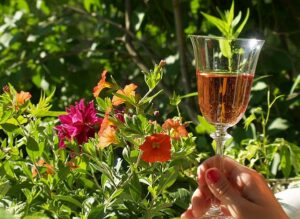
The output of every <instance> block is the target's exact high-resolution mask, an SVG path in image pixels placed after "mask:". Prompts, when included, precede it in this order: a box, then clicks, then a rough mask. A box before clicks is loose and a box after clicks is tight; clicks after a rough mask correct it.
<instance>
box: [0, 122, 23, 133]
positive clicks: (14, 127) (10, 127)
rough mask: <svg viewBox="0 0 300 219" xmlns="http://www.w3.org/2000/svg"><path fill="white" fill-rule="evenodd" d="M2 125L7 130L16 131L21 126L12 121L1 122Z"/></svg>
mask: <svg viewBox="0 0 300 219" xmlns="http://www.w3.org/2000/svg"><path fill="white" fill-rule="evenodd" d="M0 127H1V128H2V129H3V130H4V131H6V132H14V131H15V130H17V129H18V128H19V127H18V126H17V125H14V124H10V123H4V124H1V126H0Z"/></svg>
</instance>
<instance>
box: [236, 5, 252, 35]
mask: <svg viewBox="0 0 300 219" xmlns="http://www.w3.org/2000/svg"><path fill="white" fill-rule="evenodd" d="M249 15H250V10H249V8H247V14H246V17H245V19H244V21H243V22H242V23H241V24H240V26H239V27H238V29H237V30H236V31H235V33H234V37H235V38H237V37H238V36H239V35H240V33H241V32H242V30H243V28H244V26H245V24H246V23H247V21H248V18H249Z"/></svg>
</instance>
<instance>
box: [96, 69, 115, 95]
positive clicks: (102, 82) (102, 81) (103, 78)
mask: <svg viewBox="0 0 300 219" xmlns="http://www.w3.org/2000/svg"><path fill="white" fill-rule="evenodd" d="M106 74H107V70H104V71H103V72H102V74H101V79H100V81H99V82H98V84H97V86H95V87H94V89H93V94H94V97H98V96H99V94H100V92H101V91H102V90H103V89H104V88H109V87H112V85H111V83H109V82H106Z"/></svg>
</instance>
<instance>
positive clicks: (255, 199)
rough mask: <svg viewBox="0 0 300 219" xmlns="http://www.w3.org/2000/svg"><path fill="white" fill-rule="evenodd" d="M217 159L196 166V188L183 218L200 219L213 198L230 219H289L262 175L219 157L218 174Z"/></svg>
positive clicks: (212, 158)
mask: <svg viewBox="0 0 300 219" xmlns="http://www.w3.org/2000/svg"><path fill="white" fill-rule="evenodd" d="M217 159H220V157H219V156H214V157H211V158H209V159H207V160H206V161H204V162H203V163H202V164H201V165H200V166H199V168H198V171H197V175H198V184H199V186H198V188H197V189H196V191H195V192H194V194H193V196H192V201H191V206H190V207H189V208H188V209H187V210H186V211H185V212H184V213H183V214H182V215H181V217H182V218H188V219H195V218H199V217H200V216H201V215H203V214H204V213H205V212H206V211H207V210H208V208H209V207H210V203H211V200H212V198H213V197H216V198H217V199H218V200H219V201H220V203H221V205H222V207H224V208H223V209H225V210H224V213H225V214H228V215H231V216H232V217H233V218H237V219H240V218H242V219H250V218H255V219H266V218H272V219H287V218H288V217H287V215H286V214H285V212H284V211H283V209H282V208H281V206H280V204H279V203H278V202H277V200H276V198H275V197H274V195H273V193H272V191H271V190H270V189H269V187H268V185H267V183H266V181H265V179H264V178H263V176H262V175H260V174H259V173H257V172H256V171H255V170H252V169H250V168H248V167H245V166H242V165H241V164H239V163H237V162H236V161H234V160H232V159H230V158H228V157H222V158H221V159H222V165H223V167H222V168H223V172H222V173H221V172H220V170H218V169H217V168H216V167H215V163H216V161H217Z"/></svg>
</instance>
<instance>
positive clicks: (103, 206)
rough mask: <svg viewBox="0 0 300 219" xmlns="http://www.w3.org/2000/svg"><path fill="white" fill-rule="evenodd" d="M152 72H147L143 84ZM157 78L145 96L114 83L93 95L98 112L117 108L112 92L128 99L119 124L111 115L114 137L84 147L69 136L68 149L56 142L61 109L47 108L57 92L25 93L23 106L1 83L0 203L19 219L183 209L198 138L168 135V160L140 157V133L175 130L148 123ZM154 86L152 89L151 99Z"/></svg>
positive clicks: (147, 214) (152, 214) (169, 213)
mask: <svg viewBox="0 0 300 219" xmlns="http://www.w3.org/2000/svg"><path fill="white" fill-rule="evenodd" d="M162 67H163V66H160V68H159V69H157V66H156V67H155V69H154V71H150V73H149V74H161V73H160V72H161V71H162V70H163V68H162ZM149 78H151V76H148V77H145V83H146V84H147V83H149V80H148V79H149ZM154 78H156V79H155V82H154V85H153V86H149V87H148V91H147V92H145V94H144V95H138V94H136V95H134V96H130V95H129V94H124V95H121V94H120V95H117V91H116V90H115V89H119V88H120V86H119V85H117V86H113V87H112V88H110V89H108V91H107V93H106V95H104V96H103V95H102V96H103V97H97V98H96V100H97V108H98V109H99V111H98V114H99V115H104V114H107V112H108V109H111V108H112V107H116V106H114V105H112V98H111V97H113V98H115V97H118V98H122V99H123V100H124V102H125V103H124V104H125V108H124V112H123V116H124V122H122V121H120V119H119V117H118V116H117V115H116V114H115V113H114V111H111V112H110V114H109V120H110V121H111V122H113V123H114V127H115V128H116V135H117V136H116V138H117V139H118V141H117V142H111V143H110V144H109V145H105V147H103V148H100V147H99V146H98V145H99V141H100V137H101V135H99V136H98V135H95V137H91V138H90V139H89V140H88V141H87V142H85V143H83V144H82V145H79V144H78V143H77V141H76V140H75V139H69V142H68V143H67V148H66V149H62V148H59V147H58V140H59V139H58V137H59V136H57V134H56V132H55V131H54V130H53V128H54V126H55V124H56V118H57V116H58V115H61V114H62V112H56V111H51V99H52V97H53V95H54V92H52V93H51V94H50V95H48V96H45V95H44V94H41V97H40V99H39V101H38V103H37V104H33V103H32V102H31V99H30V98H28V99H26V100H25V101H24V102H22V103H21V104H20V102H18V95H19V94H20V93H19V92H17V91H16V90H15V89H14V87H13V86H11V85H10V86H9V89H8V88H6V89H5V92H3V93H2V94H1V95H0V100H1V102H0V103H1V104H0V108H1V109H2V111H1V112H2V113H1V117H2V118H3V119H1V121H2V122H1V131H2V133H1V134H2V136H3V137H1V139H0V140H1V150H0V151H1V154H0V155H1V159H2V162H1V165H0V173H1V176H2V178H0V197H1V202H0V206H1V207H4V208H5V209H6V211H8V212H10V213H12V214H13V215H15V216H16V217H17V218H19V217H21V218H71V217H78V218H136V217H143V218H157V217H158V218H164V217H168V218H169V217H174V216H177V215H178V210H180V211H183V210H184V209H185V208H186V207H187V205H188V202H187V200H189V196H190V191H191V190H193V189H194V188H195V186H196V182H195V181H194V180H193V179H192V178H191V175H190V173H195V171H196V164H197V163H196V162H197V161H196V156H195V137H193V134H192V133H189V134H188V135H185V136H182V137H180V138H179V139H175V138H174V139H172V140H171V143H172V149H171V153H172V158H171V160H170V161H168V162H154V163H148V162H145V161H144V160H143V158H142V151H141V149H140V145H141V144H142V143H143V142H144V141H145V137H147V136H150V135H152V134H155V133H163V132H164V133H165V134H166V135H169V134H170V135H171V133H172V130H171V129H170V130H164V129H163V128H162V125H161V124H159V123H158V122H157V121H151V122H150V119H153V114H152V111H151V110H150V108H151V107H152V105H153V103H154V102H155V98H156V97H157V96H158V95H157V94H159V93H160V91H157V92H155V90H156V87H157V84H158V83H159V82H160V80H161V77H160V78H157V77H154ZM114 83H116V82H114ZM151 92H153V93H154V94H153V95H152V96H151V97H149V96H148V95H149V94H150V93H151ZM116 109H118V108H116ZM82 113H83V112H82ZM64 114H65V113H64ZM50 116H54V117H50ZM75 116H78V115H75ZM76 118H77V117H76ZM77 119H78V118H77ZM102 124H104V122H102ZM100 128H102V125H101V127H100ZM173 131H174V130H173ZM187 182H188V183H187ZM133 206H134V207H133ZM37 212H38V213H37Z"/></svg>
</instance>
